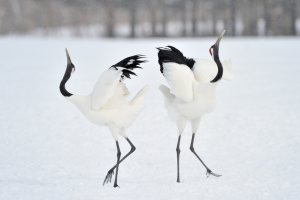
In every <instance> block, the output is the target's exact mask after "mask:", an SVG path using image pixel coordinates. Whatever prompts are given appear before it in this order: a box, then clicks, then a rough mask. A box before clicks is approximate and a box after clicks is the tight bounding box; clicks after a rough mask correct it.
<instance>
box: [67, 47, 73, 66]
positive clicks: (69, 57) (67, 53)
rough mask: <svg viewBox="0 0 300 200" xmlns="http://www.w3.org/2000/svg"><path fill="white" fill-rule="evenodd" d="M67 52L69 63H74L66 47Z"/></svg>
mask: <svg viewBox="0 0 300 200" xmlns="http://www.w3.org/2000/svg"><path fill="white" fill-rule="evenodd" d="M66 54H67V60H68V65H69V64H71V63H72V61H71V58H70V56H69V52H68V49H67V48H66Z"/></svg>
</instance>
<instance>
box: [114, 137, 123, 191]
mask: <svg viewBox="0 0 300 200" xmlns="http://www.w3.org/2000/svg"><path fill="white" fill-rule="evenodd" d="M116 144H117V149H118V153H117V170H116V177H115V184H114V187H119V186H118V184H117V182H118V171H119V164H120V157H121V151H120V147H119V142H118V141H116Z"/></svg>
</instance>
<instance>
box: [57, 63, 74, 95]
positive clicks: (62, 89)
mask: <svg viewBox="0 0 300 200" xmlns="http://www.w3.org/2000/svg"><path fill="white" fill-rule="evenodd" d="M71 73H72V66H71V65H69V64H68V66H67V69H66V72H65V75H64V77H63V79H62V80H61V82H60V85H59V89H60V92H61V94H62V95H63V96H64V97H70V96H72V95H73V94H71V93H70V92H68V91H67V90H66V87H65V85H66V82H67V81H68V80H69V79H70V77H71Z"/></svg>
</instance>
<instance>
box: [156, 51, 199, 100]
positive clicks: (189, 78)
mask: <svg viewBox="0 0 300 200" xmlns="http://www.w3.org/2000/svg"><path fill="white" fill-rule="evenodd" d="M158 50H159V52H158V63H159V64H160V71H161V73H162V74H163V75H164V76H165V79H166V81H167V83H168V84H169V86H170V87H171V90H170V93H171V94H174V95H175V96H176V97H179V98H181V99H183V100H184V101H186V102H190V101H192V100H193V81H194V80H195V78H194V75H193V72H192V70H191V68H192V67H193V65H194V63H195V61H194V60H193V59H189V58H186V57H184V56H183V54H182V53H181V52H180V51H179V50H178V49H176V48H175V47H172V46H167V47H166V48H158Z"/></svg>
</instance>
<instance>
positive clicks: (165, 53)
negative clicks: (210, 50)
mask: <svg viewBox="0 0 300 200" xmlns="http://www.w3.org/2000/svg"><path fill="white" fill-rule="evenodd" d="M157 49H158V63H159V65H160V72H161V73H162V74H163V72H164V68H163V63H168V62H174V63H177V64H184V65H186V66H188V67H189V68H190V69H191V70H192V68H193V66H194V63H195V61H194V60H193V59H192V58H187V57H185V56H184V55H183V54H182V53H181V51H179V50H178V49H176V48H175V47H173V46H167V47H159V48H157Z"/></svg>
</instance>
